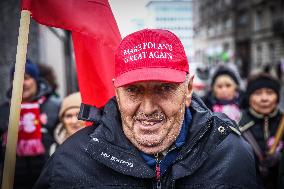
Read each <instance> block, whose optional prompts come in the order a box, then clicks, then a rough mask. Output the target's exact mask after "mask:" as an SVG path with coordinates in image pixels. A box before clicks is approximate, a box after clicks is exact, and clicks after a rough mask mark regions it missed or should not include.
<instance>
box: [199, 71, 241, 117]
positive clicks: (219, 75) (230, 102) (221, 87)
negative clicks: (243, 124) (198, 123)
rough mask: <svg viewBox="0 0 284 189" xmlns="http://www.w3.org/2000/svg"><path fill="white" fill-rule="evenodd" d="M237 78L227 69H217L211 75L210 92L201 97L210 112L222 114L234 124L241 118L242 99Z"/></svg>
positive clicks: (235, 74)
mask: <svg viewBox="0 0 284 189" xmlns="http://www.w3.org/2000/svg"><path fill="white" fill-rule="evenodd" d="M239 78H240V77H238V75H237V73H235V72H234V71H233V70H232V69H230V68H229V67H226V66H220V67H218V68H217V69H216V70H215V72H214V73H213V75H212V79H211V90H210V91H209V92H208V93H207V94H206V95H205V96H204V97H203V101H204V103H205V105H206V106H207V107H208V108H209V109H210V110H212V111H213V112H222V113H224V114H226V115H227V116H228V117H229V118H230V119H232V120H234V121H236V122H238V121H239V120H240V117H241V105H242V99H243V92H242V90H241V89H240V79H239Z"/></svg>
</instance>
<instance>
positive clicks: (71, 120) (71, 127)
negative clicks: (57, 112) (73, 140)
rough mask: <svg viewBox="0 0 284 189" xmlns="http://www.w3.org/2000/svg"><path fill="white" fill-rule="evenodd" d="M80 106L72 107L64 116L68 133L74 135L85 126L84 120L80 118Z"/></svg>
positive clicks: (63, 120)
mask: <svg viewBox="0 0 284 189" xmlns="http://www.w3.org/2000/svg"><path fill="white" fill-rule="evenodd" d="M79 111H80V108H70V109H67V110H66V111H65V112H64V114H63V117H62V122H63V125H64V127H65V128H66V131H67V135H68V136H70V135H73V134H74V133H76V132H77V131H79V130H80V129H82V128H84V127H85V125H84V122H83V121H81V120H78V118H77V117H78V114H79Z"/></svg>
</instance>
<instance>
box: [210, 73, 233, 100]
mask: <svg viewBox="0 0 284 189" xmlns="http://www.w3.org/2000/svg"><path fill="white" fill-rule="evenodd" d="M213 93H214V95H215V97H216V98H217V99H219V100H232V99H234V98H235V97H236V96H237V94H238V93H237V85H236V83H235V82H234V80H233V79H231V78H230V77H229V76H227V75H220V76H219V77H217V78H216V80H215V82H214V85H213Z"/></svg>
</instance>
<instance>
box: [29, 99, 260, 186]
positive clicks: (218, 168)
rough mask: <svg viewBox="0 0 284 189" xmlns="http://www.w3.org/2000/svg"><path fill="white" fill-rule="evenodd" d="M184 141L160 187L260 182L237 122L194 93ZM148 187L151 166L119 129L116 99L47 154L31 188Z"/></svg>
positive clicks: (152, 175)
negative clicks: (211, 108)
mask: <svg viewBox="0 0 284 189" xmlns="http://www.w3.org/2000/svg"><path fill="white" fill-rule="evenodd" d="M190 110H191V112H192V115H193V120H192V122H191V123H192V124H191V125H190V127H189V133H188V135H187V136H188V137H187V142H186V143H185V144H184V145H183V147H182V148H181V150H180V152H179V153H178V155H177V158H176V160H175V161H174V162H173V164H172V165H171V166H169V167H168V168H167V170H166V171H165V173H164V174H163V175H162V176H161V182H162V186H161V188H162V189H165V188H179V189H183V188H184V189H185V188H186V189H190V188H195V189H204V188H212V189H213V188H224V189H226V188H247V189H252V188H254V189H255V188H258V185H257V183H256V180H257V179H256V168H255V163H254V157H253V153H252V150H251V148H250V147H249V145H248V144H247V143H246V142H245V141H244V140H243V139H242V137H240V136H239V135H238V134H237V133H239V132H238V130H237V129H235V125H233V123H232V122H231V121H230V120H228V119H226V118H225V120H224V119H223V117H221V116H220V115H217V114H212V112H210V111H209V110H208V109H207V108H206V107H205V105H204V104H203V103H202V102H201V100H200V99H199V98H198V97H197V96H196V95H194V96H193V101H192V104H191V107H190ZM46 188H53V189H67V188H93V189H95V188H98V189H104V188H107V189H114V188H116V189H118V188H124V189H128V188H129V189H130V188H131V189H132V188H140V189H152V188H156V179H155V170H153V169H152V168H151V167H149V166H148V165H147V164H146V162H145V160H144V159H143V158H142V156H141V153H140V152H139V151H138V150H137V149H136V148H135V147H134V146H133V145H132V144H131V143H130V141H129V140H128V139H127V138H126V136H125V135H124V133H123V130H122V126H121V118H120V113H119V111H118V108H117V103H116V101H115V99H112V100H110V101H109V103H108V104H107V105H106V106H105V108H104V110H103V116H102V119H101V120H100V121H99V122H98V123H97V124H96V125H95V126H91V127H87V128H85V129H82V130H80V131H78V132H77V133H76V134H75V135H73V136H71V137H70V138H68V139H67V140H66V141H65V143H63V144H62V145H61V146H59V148H58V149H57V151H56V152H55V153H54V154H53V156H52V157H51V158H50V159H49V161H48V163H47V164H46V167H45V168H44V170H43V172H42V174H41V176H40V178H39V180H38V181H37V184H36V186H35V187H34V189H46Z"/></svg>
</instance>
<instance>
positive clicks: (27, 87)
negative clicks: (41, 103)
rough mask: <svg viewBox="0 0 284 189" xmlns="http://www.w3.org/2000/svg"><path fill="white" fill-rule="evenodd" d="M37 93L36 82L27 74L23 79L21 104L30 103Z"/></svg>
mask: <svg viewBox="0 0 284 189" xmlns="http://www.w3.org/2000/svg"><path fill="white" fill-rule="evenodd" d="M36 93H37V83H36V80H35V79H34V78H33V77H31V76H30V75H28V74H25V77H24V86H23V96H22V100H23V102H31V101H32V100H33V98H34V97H35V95H36Z"/></svg>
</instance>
